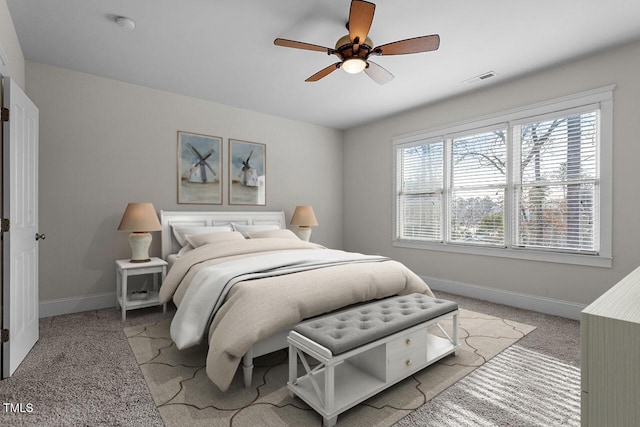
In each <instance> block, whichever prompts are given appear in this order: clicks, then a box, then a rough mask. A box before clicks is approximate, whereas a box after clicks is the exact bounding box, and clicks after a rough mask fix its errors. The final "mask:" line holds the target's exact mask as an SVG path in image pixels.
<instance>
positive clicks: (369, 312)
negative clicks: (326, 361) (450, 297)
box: [293, 294, 458, 355]
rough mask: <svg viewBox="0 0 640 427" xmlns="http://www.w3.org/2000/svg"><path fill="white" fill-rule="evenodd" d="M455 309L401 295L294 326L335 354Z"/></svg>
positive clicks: (451, 305) (423, 297)
mask: <svg viewBox="0 0 640 427" xmlns="http://www.w3.org/2000/svg"><path fill="white" fill-rule="evenodd" d="M457 309H458V304H456V303H455V302H451V301H446V300H443V299H437V298H432V297H430V296H427V295H424V294H411V295H403V296H397V297H391V298H387V299H384V300H380V301H376V302H374V303H370V304H366V305H362V306H359V307H355V308H351V309H347V310H343V311H339V312H335V313H331V314H327V315H324V316H321V317H316V318H313V319H310V320H306V321H304V322H302V323H299V324H298V325H297V326H295V327H294V328H293V330H294V331H296V332H297V333H299V334H300V335H303V336H305V337H307V338H309V339H311V340H312V341H314V342H315V343H317V344H320V345H321V346H323V347H325V348H327V349H329V350H330V351H331V353H332V354H333V355H337V354H342V353H344V352H345V351H348V350H351V349H354V348H356V347H360V346H362V345H364V344H367V343H369V342H371V341H375V340H378V339H380V338H384V337H386V336H388V335H391V334H394V333H396V332H398V331H403V330H405V329H407V328H409V327H411V326H414V325H417V324H420V323H424V322H426V321H428V320H431V319H433V318H435V317H439V316H442V315H443V314H446V313H450V312H452V311H455V310H457Z"/></svg>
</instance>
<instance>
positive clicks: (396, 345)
mask: <svg viewBox="0 0 640 427" xmlns="http://www.w3.org/2000/svg"><path fill="white" fill-rule="evenodd" d="M426 342H427V330H426V328H425V329H420V330H418V331H414V332H412V333H409V334H405V335H402V336H400V337H398V338H395V339H393V340H391V341H389V342H388V343H387V355H388V358H389V359H394V358H396V357H397V356H399V355H401V354H405V353H407V352H410V351H413V350H415V349H417V348H421V349H422V350H424V349H425V345H426Z"/></svg>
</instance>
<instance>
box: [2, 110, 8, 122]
mask: <svg viewBox="0 0 640 427" xmlns="http://www.w3.org/2000/svg"><path fill="white" fill-rule="evenodd" d="M2 121H3V122H8V121H9V109H8V108H7V107H2Z"/></svg>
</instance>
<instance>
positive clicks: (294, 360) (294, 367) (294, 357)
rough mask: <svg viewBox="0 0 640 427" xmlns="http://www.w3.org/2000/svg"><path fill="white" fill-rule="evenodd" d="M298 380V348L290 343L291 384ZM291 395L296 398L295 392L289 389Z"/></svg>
mask: <svg viewBox="0 0 640 427" xmlns="http://www.w3.org/2000/svg"><path fill="white" fill-rule="evenodd" d="M297 381H298V354H297V353H296V349H295V348H294V347H293V346H292V345H291V344H289V384H291V385H294V384H295V383H296V382H297ZM289 397H291V398H294V397H295V393H294V392H293V391H291V390H289Z"/></svg>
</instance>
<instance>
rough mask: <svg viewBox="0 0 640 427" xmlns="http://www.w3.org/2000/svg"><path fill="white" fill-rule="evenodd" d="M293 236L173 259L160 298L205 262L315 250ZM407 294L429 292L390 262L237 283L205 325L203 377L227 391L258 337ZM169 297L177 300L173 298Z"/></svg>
mask: <svg viewBox="0 0 640 427" xmlns="http://www.w3.org/2000/svg"><path fill="white" fill-rule="evenodd" d="M318 248H319V247H318V246H317V245H313V244H310V243H306V242H302V241H296V240H293V239H255V240H247V241H239V242H229V243H225V244H217V245H207V246H203V247H201V248H198V249H195V250H193V251H191V252H188V253H187V254H186V255H185V256H183V257H181V259H179V260H177V261H176V263H175V264H174V265H173V267H172V268H171V271H170V272H169V274H168V275H167V278H166V279H165V281H164V283H163V285H162V289H161V301H167V300H168V299H170V298H171V295H174V294H176V295H177V294H179V295H181V296H184V294H185V292H186V290H185V289H183V288H185V287H188V285H189V281H190V279H192V278H193V277H194V275H195V274H196V273H197V271H199V270H200V269H201V268H203V267H204V266H206V265H212V264H218V263H221V262H225V261H228V260H229V259H239V258H240V257H250V256H251V254H256V253H258V254H259V253H265V252H271V251H278V250H287V249H309V250H323V249H318ZM413 292H420V293H425V294H428V295H433V294H432V293H431V291H430V290H429V288H428V287H427V285H426V284H425V283H424V282H423V281H422V280H421V279H420V278H419V277H418V276H417V275H415V274H414V273H412V272H411V271H410V270H408V269H407V268H406V267H404V266H403V265H402V264H400V263H398V262H395V261H382V262H372V263H356V264H346V265H338V266H332V267H326V268H319V269H315V270H309V271H302V272H298V273H292V274H287V275H282V276H277V277H266V278H261V279H255V280H249V281H244V282H239V283H237V284H236V285H235V286H233V288H232V289H231V290H230V291H229V293H228V294H227V297H226V300H225V302H224V304H223V305H222V307H221V308H220V310H218V312H217V314H216V315H215V317H214V319H213V322H212V323H211V326H210V328H209V353H208V355H207V375H208V376H209V378H211V380H212V381H213V382H214V383H215V384H216V385H217V386H218V387H219V388H220V389H221V390H223V391H224V390H227V389H228V387H229V384H230V383H231V381H232V379H233V376H234V375H235V372H236V369H237V367H238V364H239V362H240V360H241V358H242V356H243V355H244V354H245V353H246V352H247V351H249V350H250V349H251V347H252V346H253V345H254V344H255V343H256V342H258V341H260V340H262V339H264V338H267V337H269V336H271V335H273V334H275V333H277V332H279V331H281V330H284V329H287V328H291V327H292V326H294V325H295V324H296V323H298V322H300V321H301V320H303V319H305V318H309V317H313V316H317V315H320V314H323V313H327V312H330V311H334V310H337V309H340V308H342V307H345V306H348V305H351V304H355V303H360V302H365V301H369V300H374V299H380V298H385V297H389V296H392V295H404V294H409V293H413ZM174 301H176V303H177V304H179V301H177V299H176V297H175V296H174Z"/></svg>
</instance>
